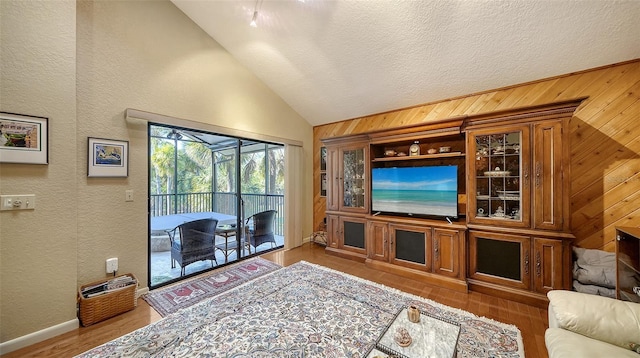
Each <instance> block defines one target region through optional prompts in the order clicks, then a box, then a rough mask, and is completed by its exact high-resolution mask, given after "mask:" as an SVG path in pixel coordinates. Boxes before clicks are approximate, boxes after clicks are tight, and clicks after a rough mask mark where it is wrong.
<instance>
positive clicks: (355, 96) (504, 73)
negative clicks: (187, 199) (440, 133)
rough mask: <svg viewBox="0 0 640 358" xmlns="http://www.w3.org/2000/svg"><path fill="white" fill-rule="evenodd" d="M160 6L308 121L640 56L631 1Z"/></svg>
mask: <svg viewBox="0 0 640 358" xmlns="http://www.w3.org/2000/svg"><path fill="white" fill-rule="evenodd" d="M172 2H173V3H174V4H175V5H176V6H177V7H178V8H179V9H181V10H182V11H183V12H184V13H185V14H186V15H187V16H189V17H190V18H191V19H192V20H193V21H194V22H195V23H196V24H197V25H198V26H200V27H201V28H202V29H203V30H204V31H206V32H207V33H208V34H209V35H210V36H211V37H212V38H213V39H214V40H216V41H217V42H218V43H219V44H220V45H222V46H223V47H224V48H225V49H226V50H227V51H228V52H229V53H231V54H232V55H233V56H234V57H235V58H236V59H237V60H238V61H239V62H240V63H242V64H243V65H244V66H246V67H247V68H248V69H249V70H250V71H252V72H253V73H254V74H255V75H256V76H257V77H258V78H260V79H261V80H262V81H263V82H264V83H265V84H266V85H267V86H269V87H270V88H271V89H272V90H273V91H274V92H276V93H277V94H278V95H279V96H280V97H282V98H283V99H284V101H286V102H287V103H288V104H289V105H290V106H291V107H292V108H293V109H294V110H296V111H297V112H298V113H299V114H300V115H301V116H302V117H304V118H305V119H306V120H307V121H308V122H309V123H311V124H312V125H320V124H324V123H330V122H335V121H340V120H345V119H350V118H356V117H361V116H365V115H369V114H374V113H380V112H385V111H389V110H393V109H399V108H404V107H410V106H414V105H418V104H423V103H428V102H433V101H438V100H444V99H447V98H451V97H456V96H460V95H464V94H469V93H474V92H479V91H483V90H489V89H494V88H499V87H504V86H509V85H515V84H519V83H523V82H528V81H533V80H537V79H541V78H546V77H551V76H556V75H561V74H566V73H570V72H575V71H581V70H586V69H590V68H594V67H598V66H604V65H609V64H613V63H618V62H623V61H627V60H632V59H636V58H640V40H639V39H640V20H639V19H640V1H638V0H625V1H617V0H615V1H614V0H611V1H609V0H583V1H576V0H502V1H493V0H422V1H407V0H393V1H391V0H362V1H343V0H332V1H327V0H305V1H295V0H286V1H285V0H279V1H271V0H257V1H243V0H238V1H219V0H198V1H195V0H172ZM256 9H257V11H258V15H257V20H256V23H257V27H251V26H249V23H250V21H251V19H252V16H253V14H254V11H255V10H256Z"/></svg>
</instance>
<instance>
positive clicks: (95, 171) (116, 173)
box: [87, 137, 129, 178]
mask: <svg viewBox="0 0 640 358" xmlns="http://www.w3.org/2000/svg"><path fill="white" fill-rule="evenodd" d="M88 144H89V148H88V149H89V150H88V162H87V176H88V177H102V178H108V177H111V178H126V177H127V176H129V142H128V141H124V140H115V139H105V138H94V137H89V138H88Z"/></svg>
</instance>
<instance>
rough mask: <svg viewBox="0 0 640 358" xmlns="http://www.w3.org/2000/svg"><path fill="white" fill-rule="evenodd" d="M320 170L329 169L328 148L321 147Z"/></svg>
mask: <svg viewBox="0 0 640 358" xmlns="http://www.w3.org/2000/svg"><path fill="white" fill-rule="evenodd" d="M320 170H327V148H326V147H321V148H320Z"/></svg>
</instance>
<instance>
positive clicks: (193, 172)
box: [149, 124, 284, 287]
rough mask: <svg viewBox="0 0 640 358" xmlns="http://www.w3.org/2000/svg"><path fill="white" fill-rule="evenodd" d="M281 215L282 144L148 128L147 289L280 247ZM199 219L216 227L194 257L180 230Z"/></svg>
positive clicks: (281, 240) (281, 238)
mask: <svg viewBox="0 0 640 358" xmlns="http://www.w3.org/2000/svg"><path fill="white" fill-rule="evenodd" d="M271 211H275V213H273V212H271ZM265 212H267V214H263V213H265ZM268 212H271V214H268ZM256 214H259V215H258V216H255V215H256ZM265 215H266V216H271V217H272V218H271V219H270V220H271V224H270V225H265V220H264V219H263V218H264V217H266V216H265ZM283 218H284V147H283V146H282V145H278V144H272V143H264V142H258V141H253V140H246V139H242V138H234V137H229V136H223V135H218V134H214V133H206V132H201V131H196V130H191V129H186V128H177V127H168V126H164V125H154V124H150V125H149V223H150V225H149V226H150V236H149V249H150V250H149V253H150V257H149V279H150V286H151V287H154V286H159V285H163V284H166V283H169V282H174V281H177V280H179V279H181V278H183V277H187V276H190V275H193V274H197V273H200V272H202V271H206V270H210V269H214V268H217V267H220V266H223V265H225V264H229V263H231V262H234V261H237V260H240V259H243V258H245V257H248V256H253V255H256V254H259V253H260V252H262V251H265V250H270V249H273V248H277V247H282V246H283V244H284V222H283ZM202 219H216V220H217V225H216V227H215V231H214V232H208V233H204V234H202V235H200V234H199V238H197V239H198V240H201V241H203V243H198V244H199V245H200V244H201V245H202V247H197V248H196V249H197V251H198V253H197V255H196V256H195V257H194V254H192V253H188V252H186V253H185V252H184V251H185V248H187V247H193V243H192V242H188V241H186V240H188V238H185V236H188V235H185V234H184V231H181V228H184V227H185V225H184V224H185V223H188V222H194V221H196V220H202ZM267 224H268V223H267ZM267 226H268V227H267ZM269 229H270V230H271V232H269V231H268V230H269ZM265 230H267V231H265ZM196 236H198V235H196ZM183 240H184V242H183Z"/></svg>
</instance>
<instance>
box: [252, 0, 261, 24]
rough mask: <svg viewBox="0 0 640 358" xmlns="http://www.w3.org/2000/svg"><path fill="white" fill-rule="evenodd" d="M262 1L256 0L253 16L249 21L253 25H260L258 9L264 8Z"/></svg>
mask: <svg viewBox="0 0 640 358" xmlns="http://www.w3.org/2000/svg"><path fill="white" fill-rule="evenodd" d="M262 1H263V0H256V4H255V6H254V7H253V17H252V18H251V22H250V23H249V26H251V27H258V23H257V22H256V21H257V20H258V11H259V10H260V9H261V8H262Z"/></svg>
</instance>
